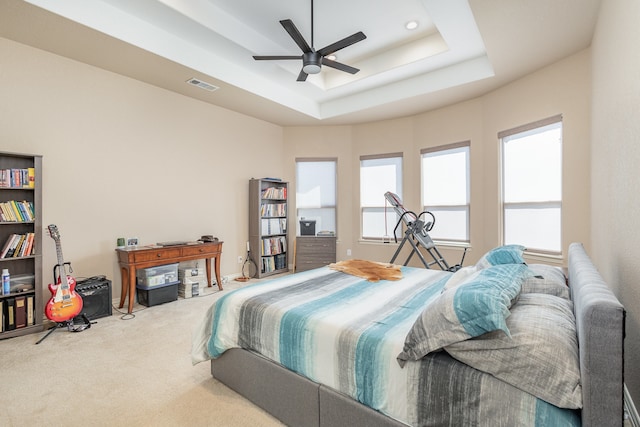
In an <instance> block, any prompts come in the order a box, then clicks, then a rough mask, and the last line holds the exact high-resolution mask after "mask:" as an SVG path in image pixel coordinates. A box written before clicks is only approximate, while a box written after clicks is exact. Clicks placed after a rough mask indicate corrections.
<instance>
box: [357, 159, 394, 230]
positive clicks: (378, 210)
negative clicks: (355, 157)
mask: <svg viewBox="0 0 640 427" xmlns="http://www.w3.org/2000/svg"><path fill="white" fill-rule="evenodd" d="M387 191H391V192H393V193H395V194H397V195H398V196H400V197H401V198H402V154H401V153H394V154H386V155H379V156H363V157H360V210H361V215H362V238H363V239H372V240H383V239H390V238H391V237H392V235H393V229H394V227H395V226H396V223H397V222H398V215H397V214H396V213H395V211H394V210H393V208H389V207H387V205H386V199H385V197H384V193H386V192H387ZM400 231H401V230H400V227H399V230H398V233H400Z"/></svg>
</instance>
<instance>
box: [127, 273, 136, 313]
mask: <svg viewBox="0 0 640 427" xmlns="http://www.w3.org/2000/svg"><path fill="white" fill-rule="evenodd" d="M135 300H136V268H135V267H129V311H128V312H127V313H129V314H131V313H133V302H134V301H135Z"/></svg>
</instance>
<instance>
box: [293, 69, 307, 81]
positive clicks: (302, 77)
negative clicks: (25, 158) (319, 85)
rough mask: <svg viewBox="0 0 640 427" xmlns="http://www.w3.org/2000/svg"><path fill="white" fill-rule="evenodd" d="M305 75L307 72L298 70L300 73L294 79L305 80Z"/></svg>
mask: <svg viewBox="0 0 640 427" xmlns="http://www.w3.org/2000/svg"><path fill="white" fill-rule="evenodd" d="M307 76H308V74H307V73H305V72H304V70H300V74H298V78H297V79H296V81H299V82H304V81H306V80H307Z"/></svg>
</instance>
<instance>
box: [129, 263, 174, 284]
mask: <svg viewBox="0 0 640 427" xmlns="http://www.w3.org/2000/svg"><path fill="white" fill-rule="evenodd" d="M177 281H178V263H175V264H166V265H159V266H157V267H150V268H143V269H140V270H137V271H136V285H137V286H140V287H142V288H152V287H155V286H162V285H168V284H171V283H174V282H177Z"/></svg>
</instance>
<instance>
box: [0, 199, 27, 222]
mask: <svg viewBox="0 0 640 427" xmlns="http://www.w3.org/2000/svg"><path fill="white" fill-rule="evenodd" d="M35 217H36V215H35V211H34V209H33V202H29V201H27V200H22V201H17V200H9V201H8V202H2V203H0V221H4V222H29V221H33V220H34V219H35Z"/></svg>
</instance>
